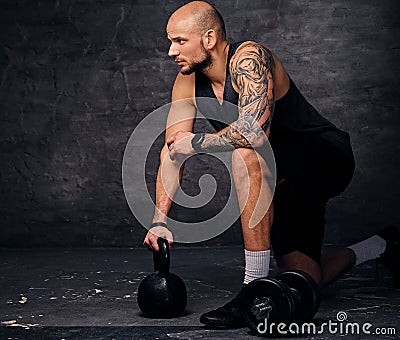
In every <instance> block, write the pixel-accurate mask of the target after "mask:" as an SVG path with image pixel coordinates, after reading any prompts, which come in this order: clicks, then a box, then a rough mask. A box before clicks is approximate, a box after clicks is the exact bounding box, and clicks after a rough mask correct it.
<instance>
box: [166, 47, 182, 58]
mask: <svg viewBox="0 0 400 340" xmlns="http://www.w3.org/2000/svg"><path fill="white" fill-rule="evenodd" d="M168 55H169V56H170V57H171V58H174V57H176V56H177V55H179V51H178V49H177V48H176V46H174V44H171V46H170V47H169V51H168Z"/></svg>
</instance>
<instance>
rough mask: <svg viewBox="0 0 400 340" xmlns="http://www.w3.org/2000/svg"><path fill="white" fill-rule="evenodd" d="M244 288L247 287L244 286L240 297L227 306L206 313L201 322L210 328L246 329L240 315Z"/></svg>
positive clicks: (237, 296)
mask: <svg viewBox="0 0 400 340" xmlns="http://www.w3.org/2000/svg"><path fill="white" fill-rule="evenodd" d="M244 288H245V286H243V287H242V289H241V290H240V292H239V293H238V295H236V296H235V297H234V298H233V299H232V300H231V301H229V302H228V303H227V304H225V305H223V306H222V307H219V308H217V309H214V310H212V311H210V312H207V313H204V314H203V315H202V316H201V317H200V322H201V323H202V324H204V325H206V326H207V327H210V328H220V329H233V328H241V327H245V326H246V324H245V322H244V320H243V317H242V315H241V313H240V304H241V300H242V297H243V290H244Z"/></svg>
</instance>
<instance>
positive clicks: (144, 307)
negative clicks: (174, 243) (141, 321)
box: [137, 237, 187, 318]
mask: <svg viewBox="0 0 400 340" xmlns="http://www.w3.org/2000/svg"><path fill="white" fill-rule="evenodd" d="M157 243H158V246H159V248H160V250H159V251H157V252H156V251H154V252H153V262H154V271H155V273H153V274H151V275H149V276H147V277H145V278H144V279H143V280H142V282H141V283H140V285H139V289H138V295H137V302H138V305H139V308H140V310H141V311H142V312H143V315H144V316H146V317H149V318H173V317H176V316H180V315H182V314H183V312H184V311H185V307H186V302H187V291H186V286H185V284H184V282H183V281H182V279H181V278H180V277H179V276H177V275H175V274H173V273H170V272H169V265H170V256H169V245H168V241H167V240H166V239H164V238H161V237H159V238H158V240H157Z"/></svg>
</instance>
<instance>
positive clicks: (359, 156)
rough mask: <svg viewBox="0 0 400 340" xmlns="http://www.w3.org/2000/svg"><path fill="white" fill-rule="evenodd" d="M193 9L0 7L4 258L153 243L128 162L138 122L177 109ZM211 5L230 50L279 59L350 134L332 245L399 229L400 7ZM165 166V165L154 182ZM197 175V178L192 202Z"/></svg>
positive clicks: (333, 207)
mask: <svg viewBox="0 0 400 340" xmlns="http://www.w3.org/2000/svg"><path fill="white" fill-rule="evenodd" d="M183 3H184V1H153V0H150V1H146V0H138V1H123V0H107V1H106V0H103V1H94V0H87V1H62V0H55V1H50V0H48V1H32V0H21V1H18V0H12V1H11V0H2V1H1V2H0V42H1V46H0V119H1V134H0V145H1V153H2V156H1V165H0V175H1V197H0V200H1V201H0V209H1V211H0V216H1V222H0V223H1V229H0V246H57V245H71V246H92V245H94V246H109V245H129V246H136V245H141V243H142V237H143V236H144V234H145V230H144V229H143V228H141V227H140V226H139V225H138V224H137V222H136V221H135V219H134V218H133V216H132V214H131V212H130V210H129V208H128V206H127V204H126V202H125V198H124V194H123V189H122V183H121V163H122V156H123V152H124V147H125V145H126V143H127V141H128V138H129V136H130V134H131V133H132V131H133V129H134V128H135V126H136V125H137V124H138V122H139V121H141V120H142V119H143V118H144V117H145V116H146V115H147V114H149V113H150V112H151V111H153V110H154V109H155V108H157V107H159V106H160V105H163V104H165V103H167V102H168V101H169V99H170V89H171V86H172V82H173V79H174V77H175V74H176V72H177V69H176V67H175V66H174V65H173V63H172V62H171V61H170V60H169V59H168V57H167V56H166V54H167V50H168V41H167V39H166V34H165V28H164V27H165V24H166V21H167V18H168V16H169V14H171V13H172V11H173V10H175V9H176V8H177V7H179V6H180V5H182V4H183ZM212 3H213V4H215V5H216V6H217V8H218V9H219V10H220V12H221V13H222V14H223V16H224V17H225V20H226V25H227V30H228V39H229V40H231V41H235V40H243V39H253V40H257V41H260V42H262V43H264V44H265V45H266V46H267V47H269V48H270V49H272V50H273V51H275V52H276V54H278V56H280V58H281V59H282V61H283V62H284V63H285V65H286V68H287V70H288V71H289V73H290V74H291V76H292V78H293V79H294V80H295V81H296V83H297V84H298V86H299V87H300V89H301V90H302V91H303V92H304V94H305V95H306V97H307V98H308V99H309V100H310V102H311V103H312V104H314V105H315V106H316V107H317V108H318V109H319V110H320V112H321V113H322V114H323V115H324V116H326V117H327V118H329V119H331V120H332V121H333V122H334V123H335V124H337V125H338V126H339V127H341V128H343V129H344V130H346V131H349V132H350V134H351V137H352V142H353V146H354V151H355V156H356V161H357V170H356V174H355V178H354V180H353V182H352V184H351V185H350V187H349V188H348V190H347V191H346V192H345V193H344V194H343V195H342V196H340V197H339V198H336V199H335V200H333V201H331V203H330V204H329V210H328V228H327V237H326V241H327V242H336V243H342V244H343V243H346V242H347V241H351V240H355V239H357V238H359V237H361V236H363V235H367V234H368V233H369V232H372V231H374V230H376V229H379V228H380V227H381V226H382V225H385V224H387V223H397V224H398V223H399V214H398V212H397V209H398V204H399V199H398V195H399V181H398V173H399V159H400V156H399V154H400V152H399V151H400V150H399V144H398V142H397V141H398V138H396V137H395V136H396V134H397V133H398V132H399V130H400V128H399V92H400V91H399V88H400V84H399V82H400V81H399V70H400V66H399V62H398V61H399V57H400V55H399V54H400V53H399V48H400V43H399V34H400V22H399V18H400V15H399V14H400V11H399V9H400V3H399V1H397V0H375V1H365V0H353V1H345V0H341V1H328V0H323V1H315V0H312V1H309V0H297V1H290V0H288V1H261V0H256V1H250V0H247V1H244V0H234V1H233V0H232V1H213V2H212ZM157 162H158V159H157V155H156V153H153V154H152V158H151V159H150V160H149V164H150V167H149V179H150V182H151V180H152V179H154V177H155V168H156V165H157ZM202 167H203V168H204V167H207V164H203V165H202ZM188 174H190V175H188ZM195 175H196V170H195V169H194V168H193V166H192V167H189V171H188V172H187V175H186V176H185V183H186V184H185V187H187V190H188V192H193V190H194V192H195V190H196V189H193V184H194V185H195V184H196V181H195V179H194V178H195ZM150 186H151V185H150ZM174 213H175V214H176V215H177V216H180V217H181V218H185V212H181V211H179V209H178V210H177V209H175V212H174ZM186 217H187V216H186ZM222 241H229V242H240V232H239V229H238V228H237V227H235V228H232V229H231V230H230V231H229V232H228V233H226V234H225V235H224V236H223V237H220V238H217V239H216V240H214V241H213V242H222Z"/></svg>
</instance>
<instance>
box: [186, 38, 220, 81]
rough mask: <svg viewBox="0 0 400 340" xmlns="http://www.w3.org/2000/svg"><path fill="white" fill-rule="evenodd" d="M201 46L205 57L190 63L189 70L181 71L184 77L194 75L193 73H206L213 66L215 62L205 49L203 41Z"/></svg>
mask: <svg viewBox="0 0 400 340" xmlns="http://www.w3.org/2000/svg"><path fill="white" fill-rule="evenodd" d="M200 44H201V49H202V52H203V56H204V57H203V59H201V60H200V61H194V62H192V63H190V64H189V68H188V69H187V70H184V71H181V73H182V74H183V75H185V76H187V75H189V74H192V73H193V72H204V71H205V70H206V69H208V68H210V66H211V65H212V62H213V60H212V57H211V53H210V52H208V51H207V50H206V49H205V48H204V45H203V42H202V41H201V42H200Z"/></svg>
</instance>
